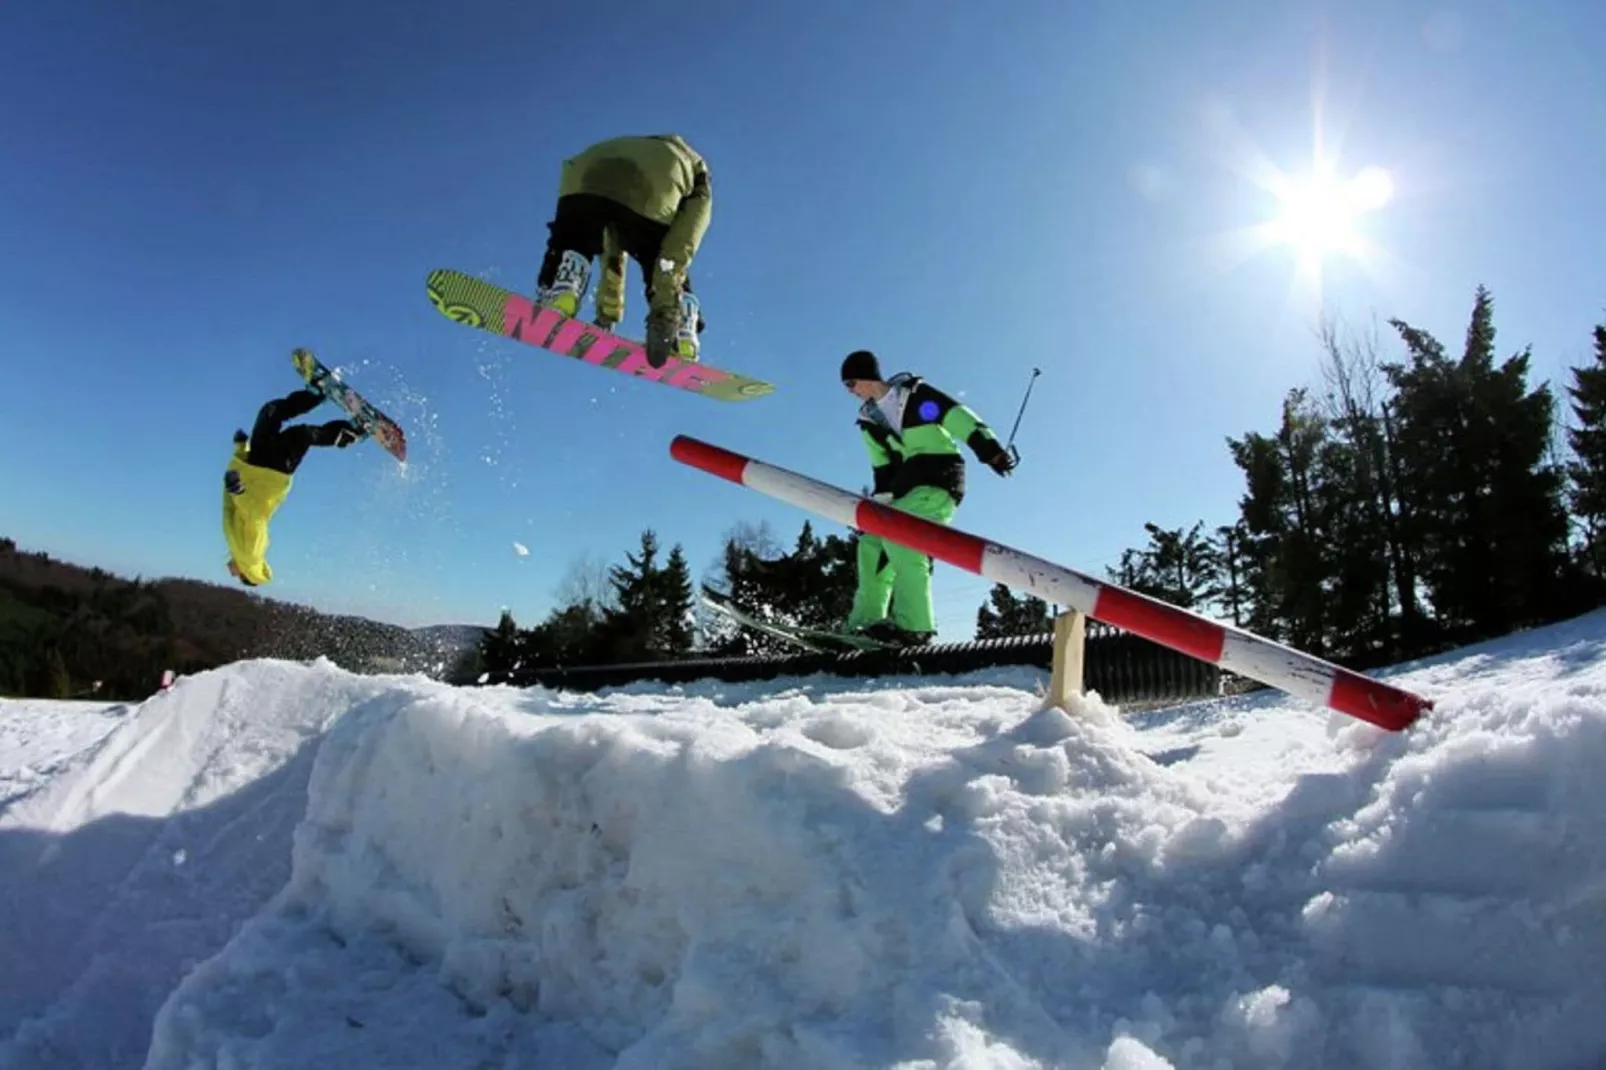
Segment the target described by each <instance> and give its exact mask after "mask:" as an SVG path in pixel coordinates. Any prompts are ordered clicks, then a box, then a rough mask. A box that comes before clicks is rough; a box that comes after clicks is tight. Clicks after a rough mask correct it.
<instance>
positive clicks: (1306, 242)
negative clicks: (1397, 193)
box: [1269, 167, 1394, 268]
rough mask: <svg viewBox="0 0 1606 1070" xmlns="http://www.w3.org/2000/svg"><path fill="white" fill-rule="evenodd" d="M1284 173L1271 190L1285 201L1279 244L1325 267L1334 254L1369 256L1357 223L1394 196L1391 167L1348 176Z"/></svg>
mask: <svg viewBox="0 0 1606 1070" xmlns="http://www.w3.org/2000/svg"><path fill="white" fill-rule="evenodd" d="M1278 178H1279V181H1277V182H1276V183H1275V184H1274V185H1273V187H1272V191H1271V192H1272V194H1273V195H1274V196H1275V197H1276V198H1277V201H1278V206H1279V211H1278V215H1277V218H1276V219H1275V220H1273V221H1272V223H1271V224H1270V234H1269V237H1270V238H1271V241H1272V243H1273V244H1276V245H1286V246H1288V247H1290V248H1292V249H1293V250H1294V252H1295V254H1296V255H1297V256H1298V257H1299V259H1300V261H1301V264H1302V265H1303V266H1306V267H1309V268H1319V267H1320V265H1321V263H1322V261H1324V260H1326V259H1327V258H1328V257H1330V256H1334V255H1340V254H1341V255H1344V256H1349V257H1354V258H1356V259H1364V258H1365V256H1366V245H1365V242H1364V240H1363V239H1362V237H1361V234H1360V232H1359V231H1358V230H1357V228H1356V223H1357V221H1358V220H1359V219H1360V218H1361V217H1362V216H1364V215H1366V214H1367V213H1369V212H1375V211H1377V210H1378V209H1379V208H1381V207H1383V206H1384V205H1385V204H1387V203H1388V202H1389V199H1390V198H1391V197H1393V195H1394V182H1393V180H1392V179H1390V178H1389V174H1388V172H1387V171H1385V170H1383V169H1382V168H1380V167H1368V168H1366V169H1364V170H1362V171H1360V172H1359V173H1357V174H1356V175H1354V176H1353V177H1352V178H1350V179H1349V180H1347V181H1342V180H1340V179H1339V178H1337V177H1336V176H1335V175H1334V174H1333V173H1332V172H1331V171H1330V170H1326V169H1323V170H1318V171H1314V172H1312V173H1311V174H1309V175H1307V176H1305V177H1303V178H1291V177H1287V176H1278Z"/></svg>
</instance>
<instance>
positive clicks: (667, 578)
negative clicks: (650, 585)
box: [654, 543, 696, 657]
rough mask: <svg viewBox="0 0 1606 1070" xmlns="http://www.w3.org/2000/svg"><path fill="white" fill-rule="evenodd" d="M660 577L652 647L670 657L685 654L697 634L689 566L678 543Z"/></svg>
mask: <svg viewBox="0 0 1606 1070" xmlns="http://www.w3.org/2000/svg"><path fill="white" fill-rule="evenodd" d="M659 580H660V585H661V590H660V595H659V597H660V600H661V601H660V605H659V608H658V612H659V614H660V619H659V621H658V628H657V631H656V633H655V635H654V640H655V648H656V650H657V652H658V653H660V654H663V655H666V656H671V657H673V656H678V655H682V654H686V653H688V652H689V651H690V650H691V648H692V643H693V641H694V639H695V637H696V631H695V627H694V625H695V621H696V617H695V615H694V614H693V612H692V605H693V598H692V585H691V568H690V567H689V566H688V565H687V564H686V554H685V552H684V551H683V550H682V549H681V548H680V544H679V543H676V544H675V546H674V548H673V549H671V550H670V551H669V560H668V561H667V562H666V563H665V566H664V570H663V572H661V573H660V574H659Z"/></svg>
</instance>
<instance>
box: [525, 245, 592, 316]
mask: <svg viewBox="0 0 1606 1070" xmlns="http://www.w3.org/2000/svg"><path fill="white" fill-rule="evenodd" d="M590 286H591V261H589V260H587V259H586V258H585V257H583V256H581V255H580V254H579V253H577V252H575V251H574V250H572V249H565V250H564V251H563V259H561V260H559V261H558V270H557V273H556V274H555V275H554V276H553V278H552V285H551V286H548V287H547V288H546V289H544V290H542V291H541V292H540V294H539V295H538V296H537V297H536V299H535V303H536V307H538V308H552V309H556V310H557V311H559V312H561V313H563V314H564V315H565V316H570V317H573V316H576V315H578V314H579V312H580V302H581V301H583V300H585V296H586V290H587V289H588V288H589V287H590Z"/></svg>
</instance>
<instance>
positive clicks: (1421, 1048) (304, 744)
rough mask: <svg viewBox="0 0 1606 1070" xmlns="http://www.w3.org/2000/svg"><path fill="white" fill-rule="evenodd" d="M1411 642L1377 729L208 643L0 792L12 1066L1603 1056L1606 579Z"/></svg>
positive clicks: (1310, 716)
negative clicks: (54, 769)
mask: <svg viewBox="0 0 1606 1070" xmlns="http://www.w3.org/2000/svg"><path fill="white" fill-rule="evenodd" d="M1402 681H1403V682H1405V683H1406V684H1407V685H1408V686H1412V687H1413V688H1415V689H1417V690H1420V691H1422V692H1424V693H1426V694H1429V695H1430V696H1432V697H1433V698H1435V699H1436V700H1437V709H1436V710H1435V711H1434V712H1433V713H1432V714H1431V715H1430V716H1429V717H1428V718H1427V719H1426V720H1425V721H1423V722H1422V723H1421V724H1420V725H1418V726H1417V727H1416V728H1414V729H1413V730H1411V731H1410V732H1407V733H1404V734H1400V735H1389V734H1385V733H1382V732H1379V731H1378V730H1375V729H1373V728H1371V727H1369V726H1367V725H1364V724H1361V723H1360V722H1356V721H1351V720H1347V719H1342V718H1339V717H1337V715H1334V716H1332V717H1329V715H1327V714H1325V713H1321V712H1318V711H1314V710H1311V709H1309V708H1305V707H1300V706H1297V705H1294V704H1291V703H1288V702H1287V701H1286V700H1283V699H1281V698H1280V696H1277V695H1275V694H1269V693H1262V694H1258V695H1255V696H1250V697H1245V698H1240V699H1235V700H1229V701H1224V702H1214V703H1201V704H1194V705H1190V706H1184V707H1179V708H1174V709H1169V710H1162V711H1155V712H1152V713H1148V714H1142V715H1137V716H1133V717H1131V718H1128V719H1121V718H1119V717H1116V716H1114V715H1113V714H1112V712H1111V711H1110V710H1108V709H1106V708H1105V707H1104V706H1102V705H1101V704H1100V703H1098V702H1097V701H1096V700H1095V701H1088V702H1086V703H1084V704H1083V705H1082V706H1081V708H1079V709H1078V710H1077V711H1076V713H1075V715H1073V716H1067V715H1066V714H1063V713H1060V712H1058V711H1046V712H1045V711H1040V710H1038V708H1037V707H1038V705H1039V703H1038V699H1037V697H1036V694H1035V687H1036V685H1037V684H1038V683H1040V682H1041V678H1040V675H1039V674H1036V673H1031V672H1026V671H1022V670H1009V671H1004V672H994V673H988V674H981V675H978V676H970V677H964V678H958V679H954V680H949V681H942V682H933V681H931V680H886V681H879V682H877V681H870V682H866V681H857V680H856V681H847V682H844V681H833V680H828V679H825V678H809V679H805V680H791V681H776V682H769V683H766V684H763V685H756V686H755V685H743V686H739V687H737V686H727V685H716V684H699V685H694V686H688V687H684V688H674V689H669V690H664V689H661V688H657V689H654V688H648V687H645V686H636V687H631V688H624V689H619V690H615V691H611V692H606V693H603V694H601V695H561V694H555V693H552V692H547V691H544V690H541V689H533V690H529V691H516V690H510V689H454V688H450V687H447V686H445V685H440V684H435V683H432V682H428V681H425V680H422V679H420V678H407V679H404V678H398V677H391V678H371V677H355V676H350V675H347V674H345V673H342V672H340V671H338V670H336V669H334V668H332V667H331V666H328V665H327V664H321V665H314V666H310V667H308V666H297V665H289V664H284V663H264V662H258V663H250V664H245V665H239V666H234V667H231V668H229V669H226V670H220V671H218V672H215V673H210V674H206V675H204V676H201V677H197V678H194V679H187V680H183V681H181V682H180V684H179V686H178V687H177V688H175V690H174V691H173V692H172V693H170V694H168V695H165V696H162V697H160V698H158V699H155V700H153V701H152V702H150V703H147V704H145V705H144V706H142V707H140V708H138V709H136V710H133V711H130V712H129V713H127V714H126V715H125V716H124V717H123V720H122V723H121V724H120V726H119V727H118V728H117V729H116V730H115V731H114V732H113V733H112V734H111V735H110V736H108V737H107V738H106V740H105V741H104V742H103V744H102V745H101V747H100V750H99V751H98V752H97V753H96V754H95V756H94V757H93V759H92V760H90V761H88V762H87V763H85V764H81V765H79V766H78V767H76V768H75V769H73V770H70V771H69V772H66V773H63V774H61V775H60V776H58V777H57V778H56V779H55V780H54V781H52V782H51V783H50V784H49V785H48V786H47V787H45V788H44V789H43V790H40V791H37V792H35V793H34V794H32V795H30V796H28V797H27V798H26V799H23V800H21V801H20V802H18V803H16V804H14V805H13V806H11V807H10V808H9V809H7V810H5V811H4V813H3V814H0V895H3V896H4V900H3V901H4V903H5V905H6V907H7V912H6V914H5V917H4V919H3V920H0V941H3V943H0V948H3V949H4V950H5V951H6V952H10V951H11V949H13V948H17V947H21V948H22V949H23V953H22V955H21V956H13V955H11V954H9V953H7V954H0V1000H3V1001H0V1038H9V1041H8V1043H7V1046H6V1047H3V1048H0V1065H16V1066H30V1067H31V1066H40V1067H43V1066H106V1065H138V1064H139V1055H140V1054H143V1053H144V1051H145V1049H146V1046H147V1044H148V1046H149V1055H148V1059H147V1060H146V1061H145V1065H146V1066H147V1067H149V1068H151V1070H179V1068H183V1070H191V1068H195V1067H229V1068H231V1070H243V1068H248V1067H298V1068H306V1067H346V1066H384V1067H390V1068H403V1067H405V1068H411V1067H420V1068H421V1067H438V1066H454V1067H457V1066H464V1067H497V1068H501V1067H521V1068H522V1067H534V1068H542V1067H563V1068H578V1070H589V1068H597V1070H601V1068H620V1070H635V1068H642V1067H655V1068H680V1067H687V1068H689V1067H699V1068H722V1067H744V1068H755V1067H774V1068H783V1067H784V1068H792V1067H907V1068H914V1067H932V1068H935V1067H943V1068H947V1067H955V1068H957V1067H965V1068H969V1067H992V1068H1006V1067H1007V1068H1026V1067H1090V1068H1095V1070H1098V1068H1108V1070H1139V1068H1151V1067H1165V1066H1175V1067H1201V1068H1202V1067H1208V1068H1212V1070H1214V1068H1216V1067H1296V1066H1297V1067H1301V1068H1326V1067H1332V1068H1338V1067H1346V1068H1347V1067H1357V1066H1364V1067H1368V1068H1378V1067H1381V1068H1393V1067H1398V1068H1406V1067H1510V1066H1522V1067H1525V1068H1553V1067H1554V1068H1559V1067H1586V1066H1595V1065H1600V1064H1601V1063H1602V1062H1606V990H1603V983H1602V980H1601V978H1602V976H1603V973H1602V971H1601V970H1600V968H1599V963H1600V962H1601V961H1602V958H1603V955H1606V823H1603V822H1602V821H1601V815H1602V814H1603V813H1606V777H1603V776H1602V774H1601V770H1602V769H1606V697H1603V689H1606V615H1601V614H1597V615H1593V616H1591V617H1588V618H1585V619H1583V620H1580V621H1577V622H1573V623H1571V624H1567V625H1563V626H1558V627H1555V628H1550V629H1545V630H1542V631H1536V632H1532V633H1528V634H1526V635H1523V636H1519V637H1515V638H1513V639H1510V640H1506V641H1503V642H1501V643H1495V644H1489V645H1487V646H1485V647H1482V648H1479V649H1477V650H1473V651H1468V652H1464V653H1462V654H1459V655H1456V656H1454V657H1448V658H1443V659H1438V660H1437V661H1436V662H1434V663H1431V664H1423V665H1420V666H1415V667H1412V668H1411V669H1410V670H1409V671H1407V672H1406V673H1405V674H1404V675H1403V677H1402ZM4 764H7V763H4V762H0V765H4ZM275 893H277V894H275ZM181 979H182V980H181ZM175 984H177V987H176V989H175V988H174V985H175ZM164 1000H165V1002H164ZM158 1007H160V1011H159V1013H157V1014H156V1016H155V1019H154V1025H153V1024H152V1018H151V1015H152V1013H153V1012H155V1011H156V1009H157V1008H158ZM7 1056H9V1058H10V1060H11V1061H10V1062H9V1063H7V1061H6V1057H7Z"/></svg>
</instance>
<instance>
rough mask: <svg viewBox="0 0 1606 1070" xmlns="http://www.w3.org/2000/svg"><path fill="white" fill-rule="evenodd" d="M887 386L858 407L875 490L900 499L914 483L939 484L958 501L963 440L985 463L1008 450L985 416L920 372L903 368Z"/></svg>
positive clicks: (961, 485)
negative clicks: (881, 395) (881, 393)
mask: <svg viewBox="0 0 1606 1070" xmlns="http://www.w3.org/2000/svg"><path fill="white" fill-rule="evenodd" d="M887 385H888V386H889V387H891V391H890V392H889V393H888V394H887V396H886V397H885V398H883V399H882V400H881V401H866V402H865V403H864V404H863V405H861V406H860V407H859V421H858V422H859V430H860V432H861V433H862V434H863V435H864V444H865V448H866V449H867V450H868V451H869V453H870V469H871V471H872V472H873V473H874V476H875V485H874V491H875V493H877V494H891V495H892V496H893V497H894V498H901V497H903V496H904V495H905V494H908V493H909V492H910V491H912V490H914V489H915V488H916V487H940V488H941V489H943V490H945V491H947V492H948V493H949V494H951V495H953V499H954V502H955V503H956V504H957V503H958V502H960V501H962V500H963V499H964V497H965V458H964V457H963V455H961V454H960V452H959V446H960V444H961V443H963V444H964V445H966V446H968V447H970V450H971V452H972V453H974V454H975V455H976V459H977V460H979V461H981V462H982V463H983V464H987V463H990V462H991V461H992V459H993V458H995V457H997V456H998V455H999V454H1001V453H1003V452H1004V447H1003V446H1002V445H1001V444H1000V443H999V441H998V436H996V435H994V434H993V431H992V428H990V427H988V426H987V425H986V424H985V423H983V422H982V419H981V417H979V416H977V415H976V414H975V413H974V412H973V411H971V410H970V409H969V408H967V407H965V406H964V405H961V404H960V403H959V402H957V401H955V400H954V399H953V398H951V397H949V396H948V395H947V394H944V393H943V392H942V391H941V390H938V389H937V388H936V387H934V386H932V385H931V384H930V383H928V382H926V381H925V380H924V379H922V378H920V377H919V376H918V375H912V374H910V373H909V372H899V373H898V374H897V375H894V376H893V377H892V378H891V379H888V380H887ZM889 410H890V413H889Z"/></svg>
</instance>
